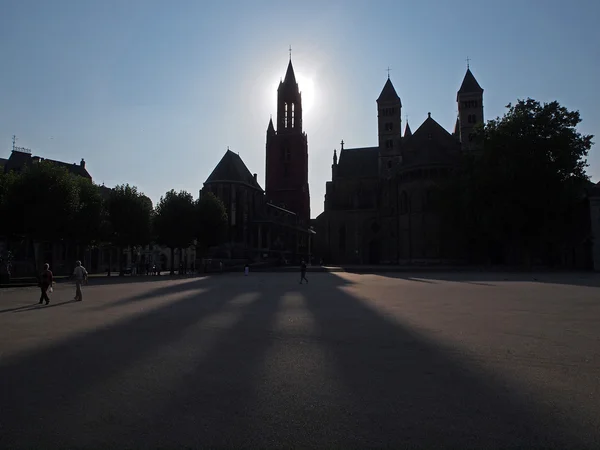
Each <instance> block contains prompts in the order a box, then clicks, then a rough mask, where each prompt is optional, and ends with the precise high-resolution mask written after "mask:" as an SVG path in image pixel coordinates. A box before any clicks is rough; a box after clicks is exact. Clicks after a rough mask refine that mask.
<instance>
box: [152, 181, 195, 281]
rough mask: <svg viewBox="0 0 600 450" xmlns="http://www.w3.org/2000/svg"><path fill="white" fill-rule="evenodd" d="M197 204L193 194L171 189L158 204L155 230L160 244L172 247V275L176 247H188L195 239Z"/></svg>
mask: <svg viewBox="0 0 600 450" xmlns="http://www.w3.org/2000/svg"><path fill="white" fill-rule="evenodd" d="M195 216H196V205H195V204H194V198H193V197H192V194H190V193H188V192H186V191H181V192H175V191H174V190H170V191H169V192H167V193H166V194H165V195H164V197H161V198H160V201H159V202H158V204H157V205H156V211H155V215H154V231H155V233H156V240H157V242H158V243H159V244H161V245H165V246H166V247H169V248H170V249H171V275H173V273H174V270H175V269H174V261H175V249H176V248H179V249H182V248H187V247H189V246H190V245H192V243H193V241H194V234H195V232H196V224H195Z"/></svg>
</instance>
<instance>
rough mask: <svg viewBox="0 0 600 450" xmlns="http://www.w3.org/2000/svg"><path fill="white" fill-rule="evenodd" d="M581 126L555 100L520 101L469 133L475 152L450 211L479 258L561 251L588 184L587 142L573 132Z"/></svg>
mask: <svg viewBox="0 0 600 450" xmlns="http://www.w3.org/2000/svg"><path fill="white" fill-rule="evenodd" d="M580 122H581V118H580V115H579V112H577V111H569V110H567V109H566V108H565V107H562V106H560V105H559V103H558V102H556V101H555V102H551V103H544V104H541V103H539V102H537V101H535V100H532V99H527V100H518V101H517V103H516V104H515V105H514V106H512V105H510V104H509V105H508V112H507V113H506V114H505V115H504V116H503V117H502V118H497V119H494V120H491V121H489V122H488V123H487V124H485V125H484V126H481V127H480V128H479V129H478V130H477V131H476V133H475V139H476V142H477V143H478V145H479V148H480V152H478V153H477V154H476V155H468V156H466V158H465V161H464V164H463V167H462V170H461V172H460V176H459V177H457V178H456V179H455V180H454V194H457V191H458V190H460V192H461V193H462V194H461V195H459V197H458V199H459V201H458V203H459V205H458V207H457V208H456V212H457V213H458V215H459V217H460V218H461V219H460V221H459V222H461V223H462V225H463V227H464V230H465V231H467V232H468V233H471V242H472V247H475V248H476V249H477V250H478V251H479V253H480V254H487V255H488V256H489V255H490V254H491V253H492V254H493V253H498V254H499V253H502V254H503V255H506V253H507V252H508V251H511V252H512V253H513V254H520V258H521V260H522V261H527V262H529V261H530V260H531V258H532V257H533V256H538V257H541V255H543V254H544V253H545V252H546V253H547V252H548V249H550V248H551V249H553V250H551V251H550V252H553V251H556V250H557V249H558V248H559V247H560V246H561V244H562V243H563V242H564V239H565V237H566V235H567V234H568V233H569V231H570V213H571V211H572V210H573V208H574V205H575V204H576V203H577V202H578V201H579V200H580V198H581V194H582V192H583V189H584V188H585V185H586V183H588V182H589V180H588V177H587V175H586V174H585V168H586V166H587V164H586V157H587V154H588V152H589V150H590V148H591V147H592V144H593V143H592V136H583V135H581V134H580V133H579V132H577V130H576V126H577V125H578V124H579V123H580ZM486 246H487V247H488V248H486ZM500 259H501V257H500Z"/></svg>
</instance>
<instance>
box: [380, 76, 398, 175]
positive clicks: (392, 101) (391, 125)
mask: <svg viewBox="0 0 600 450" xmlns="http://www.w3.org/2000/svg"><path fill="white" fill-rule="evenodd" d="M401 113H402V102H401V101H400V97H399V96H398V94H397V93H396V89H394V85H393V84H392V81H391V80H390V78H389V76H388V79H387V81H386V82H385V85H384V86H383V89H382V91H381V94H380V95H379V98H378V99H377V125H378V134H379V174H380V176H384V177H388V176H389V175H390V173H391V171H392V168H393V167H394V165H396V164H397V163H398V162H399V159H400V144H401V142H402V140H401V139H402V138H401V135H402V119H401Z"/></svg>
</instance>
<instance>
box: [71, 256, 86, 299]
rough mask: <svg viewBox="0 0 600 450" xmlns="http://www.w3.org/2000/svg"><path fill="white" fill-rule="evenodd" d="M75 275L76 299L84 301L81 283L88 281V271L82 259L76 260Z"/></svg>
mask: <svg viewBox="0 0 600 450" xmlns="http://www.w3.org/2000/svg"><path fill="white" fill-rule="evenodd" d="M73 277H74V278H75V301H78V302H80V301H82V300H83V294H82V292H81V283H83V282H84V281H87V278H88V273H87V270H85V267H83V266H82V265H81V261H75V270H74V271H73Z"/></svg>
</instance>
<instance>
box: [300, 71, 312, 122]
mask: <svg viewBox="0 0 600 450" xmlns="http://www.w3.org/2000/svg"><path fill="white" fill-rule="evenodd" d="M296 81H297V82H298V87H299V88H300V92H302V111H303V112H304V113H307V112H309V111H310V110H311V109H312V107H313V106H314V104H315V83H314V81H313V80H312V78H309V77H307V76H304V75H303V74H301V73H299V72H298V73H296Z"/></svg>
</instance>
